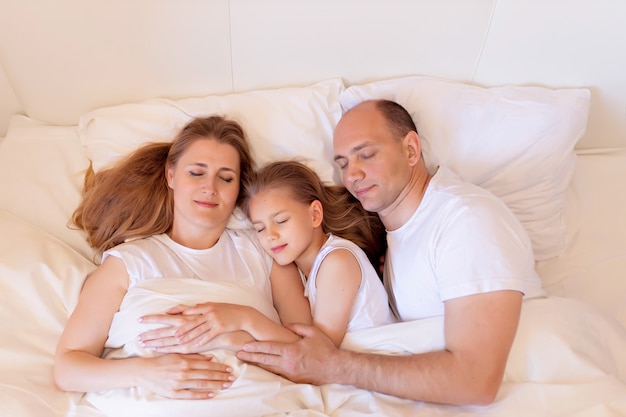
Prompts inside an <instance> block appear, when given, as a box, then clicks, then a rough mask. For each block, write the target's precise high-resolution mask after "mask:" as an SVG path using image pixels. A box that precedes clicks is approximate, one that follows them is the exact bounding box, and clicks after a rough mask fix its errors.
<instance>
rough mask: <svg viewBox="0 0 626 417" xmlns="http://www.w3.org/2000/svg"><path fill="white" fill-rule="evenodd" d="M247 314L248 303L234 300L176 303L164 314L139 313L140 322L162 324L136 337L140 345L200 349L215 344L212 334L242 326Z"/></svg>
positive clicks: (249, 311)
mask: <svg viewBox="0 0 626 417" xmlns="http://www.w3.org/2000/svg"><path fill="white" fill-rule="evenodd" d="M250 314H252V309H251V308H250V307H247V306H242V305H237V304H224V303H211V302H209V303H202V304H198V305H196V306H187V305H178V306H176V307H174V308H172V309H170V310H168V311H167V312H166V313H165V314H151V315H146V316H143V317H141V318H140V320H141V322H142V323H146V324H161V325H165V327H162V328H159V329H155V330H149V331H147V332H144V333H142V334H140V335H139V341H140V343H141V345H142V346H143V347H145V348H148V349H155V350H157V351H159V352H177V353H196V352H202V351H205V350H207V349H210V348H215V347H218V346H216V344H214V343H211V341H212V340H213V339H214V338H215V337H217V336H219V335H221V334H224V333H229V332H234V331H238V330H242V329H245V327H246V322H248V321H249V320H248V316H249V315H250ZM257 314H258V313H257Z"/></svg>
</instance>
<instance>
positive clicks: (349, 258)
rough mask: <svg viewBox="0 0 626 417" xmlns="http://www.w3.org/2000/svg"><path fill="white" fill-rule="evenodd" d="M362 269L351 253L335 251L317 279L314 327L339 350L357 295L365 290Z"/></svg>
mask: <svg viewBox="0 0 626 417" xmlns="http://www.w3.org/2000/svg"><path fill="white" fill-rule="evenodd" d="M361 277H362V272H361V266H360V265H359V262H358V260H357V259H356V257H355V256H354V254H352V252H350V251H349V250H347V249H335V250H333V251H332V252H330V253H329V254H328V255H326V257H325V258H324V260H323V261H322V264H321V265H320V268H319V271H318V273H317V278H316V281H315V283H316V288H317V301H316V305H315V315H314V316H313V324H314V325H315V326H316V327H317V328H319V329H320V330H322V331H323V332H324V333H326V335H327V336H328V337H330V339H331V340H332V341H333V343H334V344H335V346H339V345H340V344H341V341H342V340H343V337H344V335H345V334H346V329H347V328H348V323H349V322H350V318H351V315H352V309H353V307H354V301H355V298H356V294H357V292H358V290H359V287H360V286H361V279H362V278H361Z"/></svg>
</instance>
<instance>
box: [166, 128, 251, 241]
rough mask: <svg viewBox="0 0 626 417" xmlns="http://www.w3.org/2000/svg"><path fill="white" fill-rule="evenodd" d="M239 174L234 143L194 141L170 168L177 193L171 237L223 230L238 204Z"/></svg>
mask: <svg viewBox="0 0 626 417" xmlns="http://www.w3.org/2000/svg"><path fill="white" fill-rule="evenodd" d="M239 175H240V170H239V154H238V152H237V150H236V149H235V148H234V147H232V146H231V145H227V144H223V143H220V142H218V141H217V140H214V139H203V138H202V139H198V140H195V141H193V142H192V143H191V144H190V145H189V147H188V148H187V149H186V150H185V151H184V153H183V154H182V155H181V157H180V159H179V160H178V162H177V163H176V166H172V167H169V168H168V170H167V181H168V185H169V186H170V188H171V189H172V190H173V194H174V225H173V230H172V237H173V238H174V236H178V237H179V238H180V237H182V238H183V240H184V236H194V235H198V234H203V233H206V231H207V230H209V229H217V232H219V233H220V234H221V232H223V229H224V228H226V224H227V223H228V220H229V219H230V215H231V214H232V212H233V210H234V208H235V203H236V201H237V196H238V194H239V182H240V178H239ZM175 240H176V239H175Z"/></svg>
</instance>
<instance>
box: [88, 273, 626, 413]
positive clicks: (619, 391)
mask: <svg viewBox="0 0 626 417" xmlns="http://www.w3.org/2000/svg"><path fill="white" fill-rule="evenodd" d="M203 301H220V302H234V303H239V304H246V305H251V306H253V307H255V308H258V309H259V310H260V311H262V312H264V313H265V314H267V315H269V316H270V317H272V315H273V317H275V315H276V313H275V311H274V309H273V307H272V306H271V305H270V304H269V303H268V302H267V300H265V301H264V298H263V297H262V296H260V294H259V293H258V291H257V290H256V289H254V288H250V287H241V286H238V285H233V284H232V283H227V284H224V283H210V282H204V281H199V280H191V279H155V280H148V281H145V282H144V283H141V284H139V285H138V286H137V287H135V288H132V289H131V290H129V292H128V294H127V296H126V297H125V299H124V301H123V303H122V306H121V309H120V312H119V313H118V314H117V315H116V316H115V318H114V321H113V325H112V327H111V332H110V335H109V340H108V341H107V346H108V351H107V356H108V357H111V358H113V357H126V356H131V355H140V356H146V355H151V354H152V352H150V351H146V350H145V349H143V348H141V347H140V346H139V345H138V344H137V343H136V336H137V335H138V334H139V333H140V332H142V331H145V330H146V329H147V327H146V325H143V324H141V323H138V321H137V318H138V317H139V316H141V315H144V314H148V313H155V312H163V311H165V310H166V309H168V308H169V307H172V306H174V305H176V304H179V303H186V304H195V303H199V302H203ZM443 346H444V337H443V320H442V319H441V318H431V319H425V320H419V321H414V322H406V323H397V324H392V325H387V326H382V327H378V328H374V329H365V330H360V331H357V332H352V333H348V334H347V335H346V337H345V339H344V342H343V345H342V347H344V348H346V349H352V350H357V351H368V352H379V353H384V354H407V353H410V352H414V353H419V352H426V351H432V350H438V349H441V348H443ZM624 346H626V330H625V329H624V328H623V327H622V326H620V325H619V323H617V322H616V321H611V320H610V319H607V318H605V317H604V316H602V315H601V314H600V313H598V312H597V311H596V310H594V309H593V308H592V307H590V306H588V305H586V304H583V303H581V302H578V301H575V300H571V299H565V298H556V297H553V298H545V299H535V300H528V301H526V302H525V304H524V308H523V312H522V317H521V320H520V325H519V330H518V334H517V336H516V339H515V342H514V344H513V348H512V350H511V354H510V356H509V362H508V365H507V368H506V373H505V382H504V384H503V388H502V389H501V390H500V393H499V395H498V398H497V401H496V403H495V404H493V405H492V406H489V407H485V408H484V409H483V408H480V409H481V413H480V414H481V415H494V416H496V415H505V414H506V415H509V414H507V413H511V412H513V411H515V412H514V413H513V414H510V415H524V412H523V411H524V410H526V411H527V412H529V413H531V412H532V413H537V412H538V411H539V410H543V409H544V407H548V405H549V407H551V408H553V409H555V410H556V408H558V407H556V408H555V404H558V405H559V406H561V405H562V406H563V407H564V408H563V409H570V410H586V409H588V408H589V407H592V408H593V407H595V405H597V404H598V397H599V396H600V397H602V398H603V399H606V401H607V402H609V403H610V404H613V405H612V406H613V407H617V408H620V409H621V408H622V407H625V411H626V404H622V403H620V402H619V401H617V402H616V400H615V398H621V396H622V395H626V384H624V381H625V380H626V354H625V353H624V351H623V348H624ZM211 354H213V355H215V357H216V358H217V359H218V360H220V361H223V362H226V363H229V364H230V365H231V366H233V369H234V370H235V374H236V375H237V376H238V378H237V380H236V382H235V383H234V384H233V386H232V387H231V388H230V389H228V390H225V391H223V392H221V393H220V394H219V395H218V396H216V397H215V398H213V399H210V400H200V401H198V400H194V401H192V400H170V399H166V398H163V397H160V396H157V395H154V394H152V393H149V392H146V391H145V390H143V389H141V388H132V389H120V390H113V391H107V392H100V393H90V394H87V395H86V397H85V398H86V400H87V401H89V402H90V403H91V404H93V405H95V406H96V407H97V408H98V409H100V410H102V411H103V412H104V413H105V414H107V415H109V416H115V417H123V416H137V415H150V416H171V415H184V416H187V417H193V416H207V415H219V416H221V417H226V416H246V417H250V416H281V415H290V416H294V415H302V416H325V415H327V416H377V415H385V416H387V415H392V416H393V415H398V416H404V415H407V416H408V415H411V416H412V415H422V413H424V415H430V414H432V413H433V412H435V410H436V411H437V413H438V415H444V416H445V415H450V416H453V415H454V416H456V415H459V414H458V413H459V412H460V410H465V411H469V410H474V409H475V408H476V407H462V408H459V407H449V406H441V405H435V404H427V403H419V402H414V401H409V400H402V399H398V398H394V397H391V396H387V395H383V394H377V393H372V392H369V391H365V390H360V389H355V388H353V387H347V386H340V385H335V384H330V385H325V386H322V387H315V386H310V385H306V384H294V383H292V382H290V381H287V380H286V379H284V378H281V377H279V376H277V375H274V374H272V373H270V372H267V371H264V370H262V369H261V368H258V367H256V366H253V365H249V364H246V363H242V362H241V361H239V360H238V359H237V358H236V357H235V355H234V353H233V352H231V351H228V350H214V351H211ZM417 377H419V376H416V378H417ZM573 387H576V388H575V389H574V388H573ZM574 392H577V395H575V396H572V395H571V394H572V393H574ZM538 393H541V396H540V398H543V400H542V401H543V402H541V401H540V402H535V403H529V402H528V398H529V397H528V396H529V395H531V396H533V397H535V398H537V395H538ZM564 396H565V397H568V398H569V397H571V398H569V399H568V400H567V401H566V402H564V400H563V398H565V397H564ZM594 409H595V408H594ZM447 410H449V413H448V412H447ZM582 415H584V413H583V414H582ZM600 415H603V414H600ZM606 415H610V414H606Z"/></svg>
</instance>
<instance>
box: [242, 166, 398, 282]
mask: <svg viewBox="0 0 626 417" xmlns="http://www.w3.org/2000/svg"><path fill="white" fill-rule="evenodd" d="M279 187H280V188H282V189H285V190H287V192H288V193H289V194H290V195H291V196H292V198H294V199H295V200H296V201H300V202H302V203H304V204H311V203H312V202H313V201H315V200H319V201H320V202H321V203H322V208H323V209H324V216H323V220H322V229H323V230H324V232H325V233H332V234H334V235H337V236H340V237H342V238H344V239H348V240H351V241H352V242H354V243H356V244H357V245H358V246H359V247H360V248H361V249H363V251H364V252H365V253H366V254H367V257H368V258H369V260H370V262H371V263H372V265H374V267H375V269H376V270H377V271H378V272H379V274H380V271H379V266H380V260H381V257H382V256H383V255H384V254H385V251H386V249H387V246H386V239H385V227H384V226H383V224H382V222H381V221H380V218H379V217H378V215H377V214H376V213H371V212H369V211H366V210H365V209H364V208H363V206H362V205H361V203H360V202H359V200H357V199H356V198H355V197H354V196H353V195H352V194H350V193H349V192H348V190H347V189H346V188H345V187H342V186H337V185H325V184H323V183H322V181H321V179H320V177H319V176H318V175H317V174H316V173H315V171H313V170H312V169H310V168H309V167H307V166H306V165H304V164H302V163H300V162H296V161H281V162H273V163H270V164H268V165H266V166H265V167H263V168H261V169H260V170H259V171H258V172H257V173H256V174H255V175H254V176H253V177H252V180H251V181H250V183H248V184H247V185H246V187H245V190H244V191H245V198H244V201H243V204H242V206H241V208H242V210H243V212H244V213H245V215H246V216H247V217H248V218H250V200H251V199H252V197H253V196H254V195H256V194H258V193H260V192H261V191H263V190H266V189H274V188H279Z"/></svg>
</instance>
